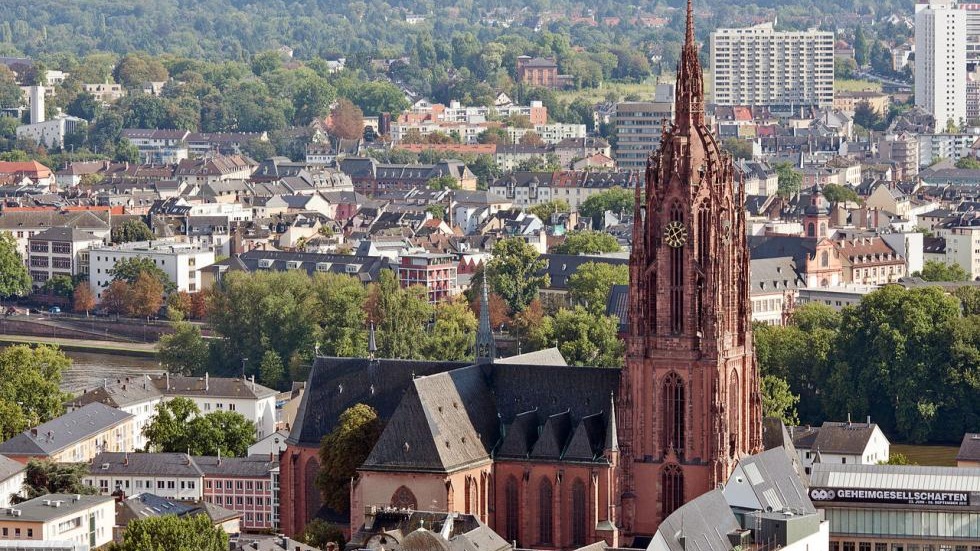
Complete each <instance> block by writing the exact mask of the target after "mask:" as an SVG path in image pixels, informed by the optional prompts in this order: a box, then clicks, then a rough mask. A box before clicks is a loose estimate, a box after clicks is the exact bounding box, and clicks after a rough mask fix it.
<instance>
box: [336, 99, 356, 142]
mask: <svg viewBox="0 0 980 551" xmlns="http://www.w3.org/2000/svg"><path fill="white" fill-rule="evenodd" d="M330 133H331V134H333V135H334V136H336V137H338V138H344V139H348V140H352V139H355V138H359V137H361V135H362V134H363V133H364V113H363V112H362V111H361V110H360V108H358V107H357V106H356V105H354V104H353V103H351V101H350V100H348V99H345V98H340V99H338V100H337V104H336V105H335V106H334V108H333V110H331V111H330Z"/></svg>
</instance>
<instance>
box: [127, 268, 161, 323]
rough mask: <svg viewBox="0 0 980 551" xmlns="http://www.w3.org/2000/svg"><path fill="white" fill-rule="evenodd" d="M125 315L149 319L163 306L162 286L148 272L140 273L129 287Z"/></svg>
mask: <svg viewBox="0 0 980 551" xmlns="http://www.w3.org/2000/svg"><path fill="white" fill-rule="evenodd" d="M128 298H129V303H128V304H127V305H126V315H129V316H132V317H135V318H149V317H152V316H155V315H157V312H159V311H160V307H161V306H163V284H162V283H160V281H159V280H158V279H157V278H155V277H154V276H153V275H152V274H150V273H149V272H140V273H139V275H138V276H136V281H135V282H134V283H132V284H131V285H130V292H129V294H128Z"/></svg>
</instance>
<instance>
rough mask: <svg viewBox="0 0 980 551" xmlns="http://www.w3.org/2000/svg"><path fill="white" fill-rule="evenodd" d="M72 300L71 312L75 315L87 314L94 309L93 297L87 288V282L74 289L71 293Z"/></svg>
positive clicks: (90, 290)
mask: <svg viewBox="0 0 980 551" xmlns="http://www.w3.org/2000/svg"><path fill="white" fill-rule="evenodd" d="M72 299H73V301H74V302H73V305H72V310H74V311H75V313H76V314H81V313H85V314H88V313H89V312H90V311H92V309H93V308H95V296H94V295H92V289H91V288H90V287H89V285H88V282H82V283H80V284H79V285H78V286H76V287H75V291H74V292H73V293H72Z"/></svg>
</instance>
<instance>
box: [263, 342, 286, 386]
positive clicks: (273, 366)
mask: <svg viewBox="0 0 980 551" xmlns="http://www.w3.org/2000/svg"><path fill="white" fill-rule="evenodd" d="M285 376H286V366H285V365H283V363H282V359H281V358H280V357H279V354H276V353H275V351H274V350H266V352H265V354H263V355H262V362H261V363H260V364H259V381H261V382H262V384H263V385H265V386H267V387H269V388H280V387H281V386H282V381H283V378H284V377H285Z"/></svg>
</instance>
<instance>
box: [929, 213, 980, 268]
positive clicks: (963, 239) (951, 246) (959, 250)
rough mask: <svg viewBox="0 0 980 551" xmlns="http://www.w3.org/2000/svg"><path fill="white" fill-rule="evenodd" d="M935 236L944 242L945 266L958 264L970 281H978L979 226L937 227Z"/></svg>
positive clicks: (979, 255) (979, 263)
mask: <svg viewBox="0 0 980 551" xmlns="http://www.w3.org/2000/svg"><path fill="white" fill-rule="evenodd" d="M936 236H937V237H942V238H943V239H945V240H946V256H945V258H944V260H943V262H944V263H945V264H947V265H953V264H958V265H959V266H960V268H963V269H964V270H966V271H967V272H969V273H970V279H973V280H976V279H980V226H955V227H948V228H944V227H941V226H939V227H936Z"/></svg>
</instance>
